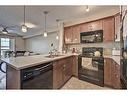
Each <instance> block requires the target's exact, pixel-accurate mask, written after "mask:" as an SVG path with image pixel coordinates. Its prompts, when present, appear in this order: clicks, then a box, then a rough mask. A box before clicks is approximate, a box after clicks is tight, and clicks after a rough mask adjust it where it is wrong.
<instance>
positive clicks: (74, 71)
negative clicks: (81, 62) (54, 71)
mask: <svg viewBox="0 0 127 95" xmlns="http://www.w3.org/2000/svg"><path fill="white" fill-rule="evenodd" d="M72 64H73V66H72V74H73V76H75V77H78V56H73V59H72Z"/></svg>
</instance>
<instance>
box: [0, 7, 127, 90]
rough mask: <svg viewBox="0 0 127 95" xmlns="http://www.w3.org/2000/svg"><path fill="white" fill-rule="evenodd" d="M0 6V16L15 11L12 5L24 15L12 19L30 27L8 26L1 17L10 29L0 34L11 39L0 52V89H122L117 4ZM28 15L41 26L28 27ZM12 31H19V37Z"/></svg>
mask: <svg viewBox="0 0 127 95" xmlns="http://www.w3.org/2000/svg"><path fill="white" fill-rule="evenodd" d="M2 7H3V11H2V12H3V17H4V15H5V14H8V10H9V9H10V10H9V11H11V12H12V13H13V15H12V14H11V15H8V17H7V18H9V19H10V18H11V19H12V18H13V16H15V15H17V13H18V12H17V11H16V10H15V11H16V12H17V13H15V11H14V9H17V10H20V11H22V13H20V14H18V16H19V18H20V16H22V15H23V19H21V18H20V19H19V18H18V17H17V18H16V20H18V19H19V21H21V20H24V25H26V26H27V28H28V30H27V29H26V30H25V32H22V31H21V30H19V25H18V28H17V26H13V27H9V26H12V25H10V24H11V23H14V22H13V21H11V20H10V22H7V20H5V19H4V18H3V21H4V20H5V21H6V22H4V23H6V24H5V25H7V26H6V27H3V26H5V25H3V24H1V28H3V30H4V29H6V30H8V31H4V32H7V34H4V33H3V31H1V32H0V33H1V34H0V37H1V38H10V42H11V44H12V43H14V44H12V46H10V47H11V48H12V49H11V50H10V51H13V52H11V53H8V52H6V51H4V50H5V49H4V50H3V53H1V68H0V69H1V72H2V73H3V75H4V77H3V76H2V78H0V79H1V83H0V84H2V82H3V80H4V81H5V80H6V83H5V82H4V83H5V84H6V85H4V87H1V88H3V89H122V88H126V86H123V85H122V83H121V77H120V76H121V72H120V68H121V67H120V57H121V53H120V50H121V47H120V36H121V34H120V23H121V22H120V19H121V17H120V16H121V15H120V10H121V9H120V6H87V5H86V6H1V9H2ZM41 9H42V10H41ZM40 10H41V11H40ZM45 10H46V11H45ZM55 10H56V11H55ZM73 10H75V11H73ZM63 11H64V12H65V13H63ZM4 12H5V13H4ZM27 12H28V13H27ZM34 12H36V14H34ZM68 13H70V14H68ZM33 14H34V15H33ZM31 15H33V16H32V17H33V18H32V17H31ZM38 15H39V16H38ZM9 16H10V17H9ZM11 16H12V17H11ZM34 16H35V17H37V18H38V19H36V18H35V17H34ZM30 17H31V18H30ZM32 19H34V21H35V23H37V22H39V23H37V24H41V25H42V26H43V28H44V29H42V27H41V25H39V26H36V25H35V27H34V25H33V28H29V25H30V23H29V25H28V23H27V20H28V21H30V20H31V21H32ZM13 20H14V18H13ZM16 20H15V21H16ZM53 20H54V21H53ZM34 21H33V22H34ZM1 22H2V21H1ZM18 24H19V23H18ZM14 25H15V24H14ZM51 25H52V27H51ZM8 27H9V28H8ZM15 27H16V28H15ZM23 29H24V27H23ZM9 30H10V31H9ZM11 30H13V31H11ZM15 30H18V31H19V32H18V36H17V34H16V32H17V31H15ZM42 30H43V31H42ZM36 31H37V32H36ZM13 32H14V33H13ZM10 34H13V36H12V35H11V37H10ZM19 34H20V36H19ZM14 35H15V36H14ZM43 36H44V37H43ZM6 41H7V40H6ZM1 43H2V41H1ZM1 51H2V49H1ZM5 55H6V58H3V56H4V57H5ZM4 65H6V69H5V67H4ZM2 66H3V67H4V69H3V67H2Z"/></svg>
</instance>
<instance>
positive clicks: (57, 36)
mask: <svg viewBox="0 0 127 95" xmlns="http://www.w3.org/2000/svg"><path fill="white" fill-rule="evenodd" d="M56 22H57V29H58V30H57V35H56V39H57V40H58V39H59V34H58V32H59V27H58V24H59V19H57V20H56Z"/></svg>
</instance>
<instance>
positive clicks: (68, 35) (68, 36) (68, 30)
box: [64, 27, 73, 44]
mask: <svg viewBox="0 0 127 95" xmlns="http://www.w3.org/2000/svg"><path fill="white" fill-rule="evenodd" d="M72 31H73V28H72V27H65V28H64V40H65V43H66V44H70V43H72V38H73V36H72Z"/></svg>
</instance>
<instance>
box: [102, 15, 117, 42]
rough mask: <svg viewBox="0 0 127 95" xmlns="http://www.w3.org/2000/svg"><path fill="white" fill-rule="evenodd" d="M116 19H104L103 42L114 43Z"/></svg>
mask: <svg viewBox="0 0 127 95" xmlns="http://www.w3.org/2000/svg"><path fill="white" fill-rule="evenodd" d="M114 27H115V25H114V17H109V18H105V19H103V39H104V40H103V41H104V42H112V41H114V39H115V37H114V35H115V32H114Z"/></svg>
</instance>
